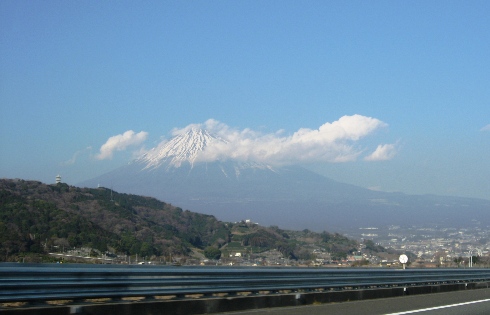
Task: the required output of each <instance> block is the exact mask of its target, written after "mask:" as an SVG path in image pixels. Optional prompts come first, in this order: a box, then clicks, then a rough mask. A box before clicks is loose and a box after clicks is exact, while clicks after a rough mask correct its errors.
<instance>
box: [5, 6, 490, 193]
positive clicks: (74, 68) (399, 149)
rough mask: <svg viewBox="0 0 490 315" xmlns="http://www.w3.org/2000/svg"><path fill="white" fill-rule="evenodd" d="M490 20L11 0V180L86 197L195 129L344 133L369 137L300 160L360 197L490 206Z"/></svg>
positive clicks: (389, 10) (471, 15)
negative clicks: (451, 199)
mask: <svg viewBox="0 0 490 315" xmlns="http://www.w3.org/2000/svg"><path fill="white" fill-rule="evenodd" d="M489 15H490V3H489V2H488V1H410V2H402V1H308V2H304V1H145V2H137V1H42V2H40V1H8V0H5V1H1V2H0V55H1V58H0V106H1V107H0V108H1V115H0V124H1V127H0V128H1V129H0V131H1V138H0V147H1V148H2V154H1V156H0V177H6V178H23V179H34V180H40V181H43V182H47V183H51V182H54V178H55V176H56V175H57V174H58V173H59V174H61V176H62V177H63V181H64V182H67V183H69V184H76V183H78V182H80V181H82V180H85V179H89V178H92V177H95V176H96V175H100V174H101V173H104V172H107V171H109V170H112V169H114V168H117V167H118V166H121V165H123V164H125V163H128V162H129V161H130V160H131V159H133V158H134V157H136V156H138V154H141V153H142V152H144V151H145V150H147V149H150V148H151V147H154V146H156V145H158V144H159V143H160V142H161V141H162V140H164V139H168V138H170V137H171V136H172V132H174V133H175V132H176V130H177V131H178V130H182V129H185V128H186V127H188V126H189V125H193V124H200V125H202V126H206V125H207V124H209V122H213V123H214V126H219V127H220V128H219V131H220V132H226V131H229V132H230V134H235V135H237V134H238V135H240V137H241V138H240V139H241V140H244V139H245V140H247V141H248V140H250V141H255V142H256V143H259V142H260V144H261V145H265V146H266V147H267V145H268V144H270V143H278V142H279V143H283V144H284V142H288V141H290V140H291V139H294V138H295V137H296V138H297V136H298V135H299V134H301V135H302V136H304V135H306V136H305V137H307V138H301V139H302V140H301V141H303V140H304V139H309V140H311V139H312V138H313V135H317V134H321V133H322V132H321V130H323V131H324V133H323V135H324V136H325V137H328V136H329V135H331V134H330V133H329V132H330V129H329V128H330V127H332V126H339V125H342V124H341V123H340V121H344V122H346V121H348V122H349V124H348V127H346V128H345V130H347V131H356V132H358V133H359V137H357V138H349V137H347V138H346V137H344V138H342V137H339V138H335V139H333V140H332V141H333V142H328V141H327V142H325V141H326V140H325V141H324V142H322V141H323V140H321V141H316V140H315V141H313V142H311V141H310V142H309V146H308V151H307V153H308V156H306V153H305V154H303V156H300V155H301V154H298V152H292V150H293V149H294V147H291V146H288V150H289V151H287V152H290V153H291V156H293V157H295V159H294V160H295V161H296V162H298V161H300V162H301V163H302V164H304V165H305V166H307V167H308V168H310V169H313V170H315V171H317V172H319V173H321V174H323V175H326V176H328V177H331V178H333V179H336V180H339V181H343V182H347V183H352V184H355V185H359V186H363V187H369V188H372V189H380V190H385V191H401V192H405V193H410V194H426V193H431V194H441V195H455V196H468V197H479V198H486V199H490V58H489V56H490V23H489V22H488V16H489ZM342 117H344V119H343V120H342ZM354 117H357V118H359V119H357V120H356V119H354ZM368 118H370V119H371V120H368ZM367 121H371V122H375V123H376V124H375V126H374V127H373V128H371V129H369V128H367V125H366V124H364V123H366V122H367ZM321 126H324V127H323V128H321ZM343 126H344V127H345V126H347V125H345V124H344V125H343ZM365 127H366V128H367V129H364V128H365ZM131 131H132V132H131ZM305 131H306V132H305ZM345 134H348V132H346V133H345ZM270 139H272V140H270ZM315 139H316V138H315ZM323 139H325V138H323ZM265 140H267V141H273V142H264V141H265ZM250 141H249V142H250ZM332 143H333V144H335V145H332ZM104 146H105V147H104ZM378 148H379V150H377V149H378ZM383 148H384V149H386V150H385V151H383V152H381V151H382V150H381V149H383ZM322 150H323V151H322ZM336 150H337V151H336ZM339 150H344V151H343V152H344V153H345V152H348V153H349V154H350V155H348V156H349V158H344V159H341V158H339V157H345V156H346V155H345V154H344V155H342V154H341V152H340V151H339ZM346 150H347V151H346ZM376 151H378V152H377V154H374V153H375V152H376ZM284 152H286V151H284ZM373 154H374V155H373ZM376 157H377V158H376Z"/></svg>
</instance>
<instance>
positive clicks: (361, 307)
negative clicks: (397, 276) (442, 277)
mask: <svg viewBox="0 0 490 315" xmlns="http://www.w3.org/2000/svg"><path fill="white" fill-rule="evenodd" d="M219 314H220V315H262V314H264V315H265V314H267V315H297V314H301V315H303V314H308V315H325V314H328V315H337V314H339V315H340V314H342V315H346V314H363V315H381V314H391V315H405V314H423V315H429V314H430V315H439V314H445V315H453V314H458V315H459V314H465V315H484V314H485V315H488V314H490V289H477V290H466V291H454V292H446V293H433V294H421V295H412V296H403V297H394V298H384V299H375V300H362V301H353V302H343V303H329V304H316V305H307V306H296V307H278V308H268V309H256V310H247V311H238V312H227V313H219Z"/></svg>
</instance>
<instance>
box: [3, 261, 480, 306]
mask: <svg viewBox="0 0 490 315" xmlns="http://www.w3.org/2000/svg"><path fill="white" fill-rule="evenodd" d="M483 281H490V269H476V268H475V269H473V268H470V269H406V270H401V269H328V268H273V267H265V268H261V267H243V268H240V267H170V266H151V265H150V266H149V265H131V266H127V265H126V266H125V265H78V264H66V265H65V264H14V263H4V264H0V302H14V301H18V302H21V301H23V302H26V301H27V302H29V301H30V302H33V301H49V300H83V299H94V298H115V299H118V298H123V297H145V298H153V297H155V296H179V297H180V296H185V295H191V294H203V295H213V294H218V293H227V294H236V293H239V292H252V293H258V292H262V291H267V292H278V291H281V290H292V291H296V290H318V289H324V290H332V289H345V288H349V289H352V288H374V287H391V286H416V285H427V284H445V283H461V282H463V283H464V282H483Z"/></svg>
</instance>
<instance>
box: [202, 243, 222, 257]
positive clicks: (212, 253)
mask: <svg viewBox="0 0 490 315" xmlns="http://www.w3.org/2000/svg"><path fill="white" fill-rule="evenodd" d="M204 256H205V257H206V258H208V259H216V260H217V259H220V257H221V251H220V250H219V249H218V248H216V247H214V246H208V247H206V248H205V249H204Z"/></svg>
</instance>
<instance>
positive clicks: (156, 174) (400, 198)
mask: <svg viewBox="0 0 490 315" xmlns="http://www.w3.org/2000/svg"><path fill="white" fill-rule="evenodd" d="M217 142H219V143H220V145H226V143H227V142H226V141H225V140H223V139H220V138H219V137H218V136H215V135H212V134H211V133H209V132H208V131H206V130H201V129H198V128H191V129H189V130H187V131H186V132H185V133H183V134H180V135H177V136H175V137H174V138H172V139H171V140H169V141H168V142H166V143H164V144H162V145H160V146H158V147H156V148H153V149H152V150H150V151H149V152H148V153H146V154H145V155H143V156H142V157H141V158H138V159H136V160H134V161H133V162H131V163H130V164H128V165H125V166H122V167H120V168H118V169H116V170H113V171H111V172H109V173H106V174H103V175H101V176H98V177H96V178H94V179H91V180H88V181H85V182H82V183H80V185H81V186H87V187H96V186H97V185H99V184H100V185H103V186H106V187H114V188H115V189H117V190H118V191H121V192H126V193H132V194H140V195H147V196H152V197H156V198H158V199H160V200H165V201H167V202H172V203H174V204H178V205H179V206H181V207H185V208H186V209H190V210H192V211H196V212H202V213H206V214H212V215H215V216H216V217H217V218H219V219H220V220H225V221H239V220H241V219H245V218H249V219H253V220H254V221H256V222H259V223H261V224H265V225H267V224H270V225H281V226H285V227H287V228H293V229H302V228H310V229H313V230H319V231H321V230H325V229H327V230H328V229H332V228H333V229H339V230H345V229H351V228H358V227H361V226H366V225H389V224H422V223H431V224H438V223H441V224H442V223H444V224H446V225H448V226H461V225H464V224H467V223H469V222H471V221H472V220H477V221H481V222H490V220H489V219H490V201H489V200H481V199H472V198H458V197H445V196H432V195H405V194H401V193H388V192H381V191H372V190H368V189H365V188H361V187H357V186H354V185H350V184H344V183H340V182H337V181H334V180H332V179H329V178H327V177H324V176H322V175H319V174H317V173H314V172H311V171H309V170H306V169H305V168H302V167H300V166H283V167H276V166H271V165H267V164H263V163H256V162H243V161H237V160H231V159H228V160H223V161H219V160H218V161H211V162H202V161H201V160H202V159H199V157H200V154H203V153H204V152H205V150H206V149H207V148H209V145H210V144H216V143H217Z"/></svg>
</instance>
